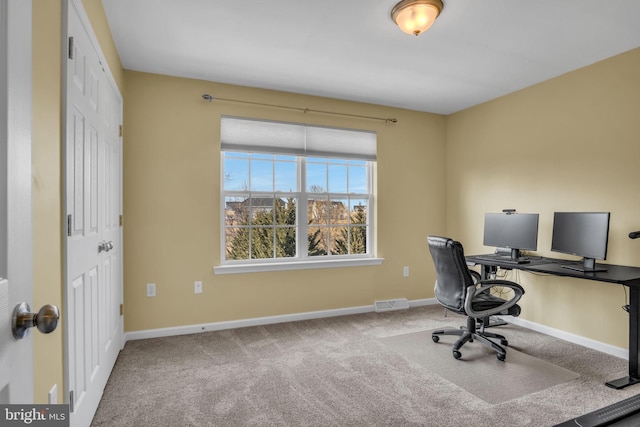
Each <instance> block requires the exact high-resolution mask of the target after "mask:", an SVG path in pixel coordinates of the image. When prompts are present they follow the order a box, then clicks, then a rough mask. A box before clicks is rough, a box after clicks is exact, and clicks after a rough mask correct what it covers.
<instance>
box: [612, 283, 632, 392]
mask: <svg viewBox="0 0 640 427" xmlns="http://www.w3.org/2000/svg"><path fill="white" fill-rule="evenodd" d="M639 308H640V289H639V288H638V287H637V286H629V376H626V377H622V378H619V379H617V380H613V381H609V382H607V383H606V385H607V386H609V387H611V388H615V389H621V388H625V387H627V386H630V385H633V384H636V383H639V382H640V376H639V375H638V372H640V369H639V366H638V362H639V361H640V359H639V355H638V351H639V350H640V348H639V347H638V343H639V341H640V316H639V315H638V309H639Z"/></svg>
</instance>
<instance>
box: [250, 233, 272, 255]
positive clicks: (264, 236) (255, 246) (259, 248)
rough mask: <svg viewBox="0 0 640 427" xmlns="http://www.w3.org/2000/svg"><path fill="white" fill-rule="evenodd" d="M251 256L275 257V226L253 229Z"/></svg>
mask: <svg viewBox="0 0 640 427" xmlns="http://www.w3.org/2000/svg"><path fill="white" fill-rule="evenodd" d="M251 258H253V259H264V258H273V228H266V227H259V228H252V229H251Z"/></svg>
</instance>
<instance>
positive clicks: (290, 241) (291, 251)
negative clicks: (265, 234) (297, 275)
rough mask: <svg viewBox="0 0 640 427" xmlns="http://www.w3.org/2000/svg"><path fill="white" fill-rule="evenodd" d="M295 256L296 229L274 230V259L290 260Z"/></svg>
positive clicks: (281, 228)
mask: <svg viewBox="0 0 640 427" xmlns="http://www.w3.org/2000/svg"><path fill="white" fill-rule="evenodd" d="M295 256H296V228H295V227H278V228H276V257H278V258H291V257H295Z"/></svg>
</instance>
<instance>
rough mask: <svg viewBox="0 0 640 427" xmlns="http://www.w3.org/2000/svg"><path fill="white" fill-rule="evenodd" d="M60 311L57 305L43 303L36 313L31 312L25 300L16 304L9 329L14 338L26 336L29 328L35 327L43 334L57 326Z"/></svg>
mask: <svg viewBox="0 0 640 427" xmlns="http://www.w3.org/2000/svg"><path fill="white" fill-rule="evenodd" d="M58 319H60V312H59V311H58V307H56V306H55V305H51V304H46V305H43V306H42V308H41V309H40V311H38V312H37V313H31V308H30V307H29V304H27V303H26V302H23V303H20V304H18V305H16V308H15V309H14V310H13V318H12V320H11V331H12V332H13V336H14V338H16V339H22V338H24V337H26V336H27V333H28V332H29V328H32V327H34V326H35V327H36V328H38V330H39V331H40V332H42V333H43V334H48V333H49V332H53V331H54V330H55V329H56V327H57V326H58Z"/></svg>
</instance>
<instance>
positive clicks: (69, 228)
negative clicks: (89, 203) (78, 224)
mask: <svg viewBox="0 0 640 427" xmlns="http://www.w3.org/2000/svg"><path fill="white" fill-rule="evenodd" d="M72 225H73V219H72V218H71V214H69V215H67V236H69V237H71V233H72V231H71V227H72Z"/></svg>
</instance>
